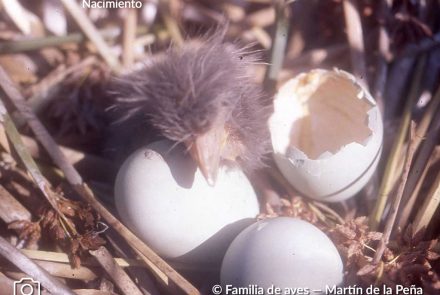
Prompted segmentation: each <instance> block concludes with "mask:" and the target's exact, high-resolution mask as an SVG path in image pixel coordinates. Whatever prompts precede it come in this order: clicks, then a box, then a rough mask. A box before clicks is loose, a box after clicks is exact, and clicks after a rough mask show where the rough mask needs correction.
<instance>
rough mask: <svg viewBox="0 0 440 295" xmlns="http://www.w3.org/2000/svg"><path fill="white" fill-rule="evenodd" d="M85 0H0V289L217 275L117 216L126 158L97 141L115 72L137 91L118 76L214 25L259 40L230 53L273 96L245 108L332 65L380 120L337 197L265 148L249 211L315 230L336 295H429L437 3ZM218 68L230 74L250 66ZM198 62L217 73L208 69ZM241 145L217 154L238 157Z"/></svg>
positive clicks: (439, 163) (168, 286) (202, 284)
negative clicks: (165, 254)
mask: <svg viewBox="0 0 440 295" xmlns="http://www.w3.org/2000/svg"><path fill="white" fill-rule="evenodd" d="M83 2H87V1H73V0H60V1H49V0H40V1H19V0H14V1H12V0H11V1H3V3H2V5H1V6H0V28H1V29H0V89H1V95H0V99H1V102H0V122H1V125H0V152H1V153H0V180H1V181H0V198H1V202H0V256H1V257H0V261H1V262H0V278H1V280H0V286H1V288H2V290H4V291H5V292H6V293H5V294H13V292H14V288H15V287H16V282H19V283H20V282H21V283H23V282H22V281H21V280H22V279H23V278H30V277H31V278H33V281H30V284H31V285H32V286H33V287H34V288H36V287H37V286H40V285H39V284H38V283H37V281H38V282H39V283H40V284H41V288H42V290H43V289H44V290H46V291H48V292H50V293H52V294H73V293H76V294H162V293H163V294H174V293H176V294H177V293H179V294H180V293H181V292H184V293H187V294H202V293H208V292H210V291H208V290H211V288H212V285H213V281H215V280H217V281H218V278H217V277H216V278H215V279H214V280H213V279H212V273H216V272H218V270H210V271H200V270H194V269H193V268H192V267H191V265H182V264H178V263H172V262H167V261H165V260H164V259H163V258H161V257H160V256H159V255H157V254H156V253H155V252H154V251H153V250H151V248H150V247H149V245H148V244H145V243H144V242H143V241H141V240H140V239H139V238H138V237H137V236H136V235H134V234H133V233H132V232H131V231H130V230H129V229H128V228H127V227H125V226H124V225H123V223H122V222H121V220H119V217H118V216H117V213H116V210H115V206H114V202H113V185H114V179H115V177H116V173H117V170H118V168H119V166H118V165H119V162H118V161H117V160H115V158H114V157H113V156H112V155H111V151H110V152H109V151H108V147H109V145H108V144H109V141H111V138H110V136H109V133H108V132H109V128H108V126H109V125H111V122H112V121H113V120H114V118H112V117H111V116H110V117H109V112H108V108H109V107H110V106H112V105H113V106H114V104H112V103H109V101H110V100H111V98H110V97H109V89H114V90H115V88H114V85H115V84H114V82H115V80H114V77H116V76H117V77H121V76H124V77H126V78H125V79H126V82H128V83H131V84H130V86H131V87H132V88H133V89H131V90H128V91H139V90H140V88H139V87H140V86H139V84H137V82H138V81H136V79H138V78H139V79H141V80H142V77H133V76H130V74H129V73H133V72H136V71H137V70H139V69H142V68H144V67H148V66H149V63H152V62H153V63H154V62H155V61H157V60H158V59H162V60H165V63H166V62H167V54H170V51H172V50H175V51H176V52H177V53H175V54H177V55H179V52H181V51H179V48H180V49H182V48H184V49H185V48H186V50H188V48H190V49H189V51H191V50H197V48H199V46H202V45H200V43H199V42H202V43H203V42H208V41H209V42H212V40H211V39H209V38H210V36H211V34H212V33H213V32H218V28H224V29H223V31H222V33H221V34H222V38H224V39H225V40H227V41H228V42H229V41H231V42H236V40H240V43H242V44H253V45H252V46H253V47H248V48H246V52H251V51H252V60H247V58H248V57H247V56H245V55H243V56H242V55H241V53H240V52H235V51H234V57H237V59H238V60H240V61H241V60H243V61H249V62H250V63H252V74H251V75H250V76H246V79H247V80H252V83H255V84H253V85H256V86H255V87H260V86H261V85H262V86H264V93H266V95H263V94H261V93H260V92H258V91H257V92H255V89H252V90H249V91H250V92H249V93H251V94H253V95H257V96H258V97H260V96H261V98H262V99H264V98H267V99H268V100H267V101H266V104H265V103H261V104H257V106H258V107H255V106H254V105H251V104H250V105H249V106H248V107H247V108H248V109H249V108H250V109H251V110H252V112H253V113H258V114H261V116H259V117H258V116H257V119H258V118H260V119H261V120H263V121H264V120H265V119H267V118H265V116H264V112H261V113H259V112H260V111H261V109H263V108H270V106H271V103H272V101H271V98H272V97H274V96H275V94H276V92H277V90H278V89H279V88H280V86H281V85H282V84H283V83H284V82H285V81H287V80H289V79H291V78H292V77H294V76H296V75H297V74H299V73H302V72H307V71H309V70H312V69H315V68H323V69H332V68H335V67H336V68H340V69H344V70H346V71H348V72H351V73H352V74H353V75H354V76H355V77H357V78H358V80H361V81H363V82H362V84H363V87H365V89H369V90H370V92H371V93H372V94H373V96H374V98H375V100H376V102H377V105H378V107H379V108H380V110H381V113H382V116H383V122H384V137H383V138H384V140H383V147H382V149H383V150H382V157H381V158H380V161H379V163H378V168H377V169H376V171H375V174H374V175H373V177H372V178H371V180H370V181H369V183H368V184H367V185H366V186H365V187H364V188H363V189H362V191H361V192H359V193H358V194H357V195H356V196H355V197H353V198H350V199H347V200H345V201H341V202H335V203H325V202H321V201H319V200H313V199H310V198H308V197H306V196H305V195H303V194H302V193H300V192H298V191H297V190H295V188H293V187H292V186H291V185H290V183H289V182H288V180H286V178H285V177H284V176H283V174H282V173H281V172H280V171H279V170H278V168H277V166H276V165H275V162H273V161H272V157H271V156H270V153H269V154H268V155H269V156H268V157H266V160H265V162H264V164H265V165H266V166H265V167H264V168H260V171H262V173H261V175H263V176H261V177H260V178H258V179H257V180H256V179H253V178H251V182H252V184H253V185H254V187H255V188H256V191H257V192H258V194H259V196H260V197H261V198H260V200H264V201H261V202H260V206H261V210H260V214H259V215H258V216H257V217H256V218H257V219H270V218H275V217H279V216H289V217H296V218H300V219H302V220H305V221H307V222H309V223H312V224H314V225H315V226H317V227H318V228H319V229H321V230H322V231H323V232H324V233H326V234H327V236H328V237H329V238H330V239H331V240H332V241H333V243H334V244H335V246H336V248H337V249H338V251H339V253H340V255H341V257H342V260H343V264H344V286H345V287H346V289H344V291H343V292H345V293H344V294H349V293H348V292H351V291H352V292H355V290H356V289H355V287H358V288H362V290H367V288H369V287H370V288H371V286H377V287H380V288H383V289H381V290H382V291H383V290H386V288H391V289H392V290H397V289H399V288H408V289H407V290H408V292H410V291H411V292H414V293H405V294H420V293H417V292H419V291H420V289H419V288H422V289H421V290H423V294H432V295H434V294H438V293H439V292H440V280H439V274H440V264H439V257H440V256H439V255H440V243H439V241H438V237H439V233H440V228H439V226H438V225H439V218H440V214H439V210H438V205H439V199H440V178H439V177H440V176H439V167H440V156H439V155H440V146H439V143H440V142H439V140H440V139H439V134H440V130H439V129H440V108H439V103H440V90H439V89H440V88H439V73H440V71H439V64H438V59H439V50H438V44H439V38H440V37H439V36H440V35H439V34H440V33H439V23H438V19H440V18H439V15H440V7H439V4H438V3H437V1H425V2H423V4H422V3H416V2H414V1H405V0H402V1H397V0H394V1H357V2H356V1H348V0H347V1H345V0H343V1H318V2H316V1H265V0H261V1H260V0H258V1H256V0H255V1H233V2H231V1H196V0H194V1H181V0H172V1H131V2H139V3H140V4H142V5H141V6H142V8H136V7H135V8H132V9H127V8H119V9H115V8H102V7H101V8H100V7H95V8H87V7H82V6H81V5H83ZM89 2H94V3H95V2H96V3H98V2H102V1H89ZM107 2H111V1H107ZM131 2H130V1H125V2H124V5H128V4H129V3H131ZM127 3H128V4H127ZM213 28H217V31H216V29H213ZM201 36H202V38H200V37H201ZM200 40H202V41H200ZM222 42H223V41H222ZM228 42H226V43H225V44H229V43H228ZM188 44H191V45H190V46H188ZM221 44H223V43H221ZM170 46H171V48H174V49H170ZM216 46H217V45H216ZM219 46H220V45H219ZM221 46H224V49H223V51H228V50H231V48H232V50H233V49H234V47H228V46H229V45H221ZM213 48H214V49H215V50H218V47H213ZM213 48H210V49H209V48H208V51H209V52H208V53H211V51H212V50H214V49H213ZM210 50H211V51H210ZM253 50H255V51H256V52H259V57H258V58H259V60H258V61H257V60H255V59H254V54H255V53H254V52H253ZM208 53H207V54H206V56H208V55H209V54H208ZM168 57H169V55H168ZM210 58H211V60H212V59H214V60H215V58H214V57H212V56H210ZM226 58H227V57H221V56H220V57H218V60H216V62H217V64H218V66H221V65H222V62H223V64H224V65H227V61H226V60H225V59H226ZM181 60H182V62H183V61H185V58H183V59H181ZM193 62H194V63H197V62H198V60H196V59H195V60H194V61H193ZM224 65H223V66H224ZM187 66H190V65H182V66H181V67H177V68H176V70H177V71H180V72H176V73H174V74H175V75H176V76H174V77H178V78H176V81H177V82H176V83H180V81H183V80H184V79H183V78H182V77H186V76H185V75H187V74H188V73H185V71H186V70H187ZM229 68H230V69H231V71H232V72H231V73H230V74H231V75H236V76H237V75H238V76H242V75H243V73H242V72H240V70H239V68H238V70H237V69H235V68H231V67H229ZM206 70H207V71H211V70H212V71H211V72H212V73H211V76H210V77H211V78H212V75H214V76H215V74H216V73H215V69H210V68H207V69H206ZM234 71H236V72H234ZM127 73H128V74H127ZM161 73H162V72H161V71H160V69H159V70H158V71H157V72H150V73H149V74H148V75H155V77H157V76H160V75H161ZM226 76H227V75H225V77H222V79H221V81H220V82H224V85H226V86H225V87H226V88H228V89H220V90H221V91H220V92H223V91H224V93H229V92H228V91H232V92H233V91H238V90H237V89H240V87H242V86H243V85H240V83H235V85H234V83H233V82H234V81H231V82H226V80H227V79H226ZM127 77H128V78H127ZM232 77H235V76H232ZM201 78H204V77H201ZM205 78H206V77H205ZM211 78H210V79H211ZM127 79H128V80H127ZM150 80H151V77H150ZM190 80H191V79H189V80H188V81H187V82H188V83H189V84H191V83H196V84H194V85H197V86H198V87H197V89H192V90H191V89H188V93H190V92H191V91H193V92H194V91H199V90H200V91H201V92H203V91H205V92H203V93H206V94H207V95H211V94H213V95H214V94H215V93H213V92H216V93H217V92H218V91H217V89H215V87H213V86H211V85H214V86H215V85H218V84H216V83H212V84H209V83H208V84H206V85H205V84H203V83H202V84H199V82H197V81H196V82H195V81H190ZM247 80H246V81H247ZM185 81H186V80H185ZM238 81H239V82H241V81H244V80H238ZM211 82H216V81H215V80H213V81H211ZM217 82H218V81H217ZM185 83H186V82H185ZM125 85H126V84H125ZM191 85H193V84H191ZM194 85H193V86H194ZM200 85H202V86H200ZM230 85H233V86H230ZM112 87H113V88H112ZM176 87H177V86H176ZM203 87H206V89H204V88H203ZM189 88H191V87H189ZM201 88H203V89H201ZM231 88H233V89H232V90H231ZM173 89H174V88H173ZM173 89H171V90H173ZM171 90H170V91H171ZM116 91H117V92H119V93H120V94H121V93H122V94H126V93H125V92H124V91H127V89H126V88H124V87H116ZM152 91H153V90H152ZM131 94H133V92H130V93H129V94H128V97H129V96H130V95H131ZM166 94H169V93H166ZM135 96H136V97H132V101H134V102H138V101H139V93H136V95H135ZM168 96H169V95H168ZM126 97H127V96H126ZM157 97H159V98H161V96H157ZM136 99H138V100H136ZM141 100H142V98H141ZM161 103H163V101H161V100H158V101H156V105H160V104H161ZM224 103H225V104H227V103H228V101H226V102H224ZM176 104H178V103H176ZM119 107H120V109H122V112H123V114H122V115H119V116H122V117H123V116H124V114H126V115H130V112H132V113H133V114H134V115H133V114H132V115H133V116H137V113H136V111H135V110H136V105H135V106H132V107H131V108H129V109H127V110H124V109H123V108H124V107H123V106H121V105H119ZM162 107H163V108H167V107H168V106H167V105H162ZM204 111H205V109H203V108H200V110H197V109H194V110H192V114H193V115H192V116H191V118H187V119H184V118H183V117H182V118H183V119H182V118H179V120H181V121H179V122H177V123H176V125H179V126H180V125H181V122H183V123H184V124H186V123H188V125H191V124H192V123H191V122H192V120H193V118H194V116H198V115H200V116H201V115H203V116H205V117H209V116H207V114H206V113H203V112H204ZM178 114H179V115H180V114H181V113H178ZM209 115H211V114H209ZM212 115H213V116H215V115H216V114H212ZM203 116H201V119H200V120H199V121H198V123H200V122H202V121H203V120H204V119H203V118H202V117H203ZM170 117H172V118H175V117H178V115H177V113H176V114H173V115H171V116H170ZM142 119H143V118H141V119H140V121H142ZM205 119H206V118H205ZM159 121H160V120H159ZM159 121H156V123H155V126H160V124H162V123H163V122H162V121H160V122H159ZM257 121H258V120H257ZM137 122H139V120H138V121H137ZM236 122H239V123H240V122H242V121H239V120H237V121H236ZM239 123H237V124H238V128H240V125H239ZM200 124H201V123H200ZM241 124H243V123H241ZM252 124H257V126H260V125H262V123H261V121H260V122H259V123H255V122H250V125H249V126H246V128H248V127H249V128H250V129H249V130H252V128H253V125H252ZM258 124H259V125H258ZM201 125H203V124H201ZM254 127H255V126H254ZM128 128H130V129H132V130H130V132H131V133H130V134H137V133H141V132H145V133H142V134H146V138H148V140H149V141H152V140H154V139H156V137H157V132H156V131H155V132H151V130H150V131H149V130H142V129H143V128H141V127H138V125H136V124H132V125H130V127H128ZM159 129H160V128H159ZM243 130H245V129H243ZM246 130H248V129H246ZM120 132H124V131H120ZM246 132H248V131H246ZM176 134H177V131H176V132H174V133H172V132H171V133H166V134H162V135H165V136H168V137H173V136H175V135H176ZM125 135H126V134H124V136H125ZM255 135H258V136H264V132H262V131H261V130H259V133H256V134H255ZM133 136H135V135H131V137H133ZM125 138H127V137H125ZM234 138H236V136H235V137H234ZM170 139H173V138H170ZM177 141H181V138H179V139H177ZM182 141H183V140H182ZM265 141H266V140H265V139H261V143H262V145H263V142H265ZM267 141H269V139H267ZM249 142H251V145H252V144H253V145H255V146H256V147H255V148H256V149H257V148H261V150H258V151H256V152H255V153H251V154H245V155H247V156H246V157H247V159H248V160H249V159H250V161H251V164H250V165H244V166H246V167H245V168H246V169H253V168H254V166H253V165H252V163H253V162H252V161H258V159H256V157H257V156H256V155H258V154H260V153H263V150H264V149H263V147H261V146H258V147H257V144H258V139H256V140H254V141H249ZM128 145H129V143H128V142H127V141H125V139H124V140H122V141H121V142H120V147H121V146H122V147H124V148H125V147H126V148H128V147H129V146H128ZM237 146H238V147H237V148H236V149H232V151H229V152H230V153H229V154H228V156H227V158H231V157H232V156H231V155H236V154H237V153H239V152H240V151H241V150H240V148H239V147H240V146H239V145H237ZM255 167H261V163H258V165H255ZM207 173H208V172H207ZM187 214H191V212H187ZM214 276H215V275H214ZM14 282H15V283H14ZM350 286H355V287H353V290H351V289H349V288H350ZM382 291H381V292H382ZM2 292H3V291H2ZM383 292H386V291H383ZM402 292H403V291H402ZM338 294H339V293H338ZM341 294H342V293H341ZM350 294H361V293H350ZM364 294H365V293H364ZM402 294H404V293H402Z"/></svg>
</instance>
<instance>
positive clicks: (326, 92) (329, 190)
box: [269, 69, 383, 202]
mask: <svg viewBox="0 0 440 295" xmlns="http://www.w3.org/2000/svg"><path fill="white" fill-rule="evenodd" d="M269 128H270V132H271V137H272V146H273V149H274V159H275V162H276V164H277V166H278V168H279V169H280V171H281V173H282V174H283V175H284V176H285V177H286V179H287V180H288V181H289V182H290V183H291V184H292V186H293V187H295V188H296V189H297V190H298V191H299V192H300V193H302V194H303V195H306V196H309V197H311V198H314V199H317V200H321V201H330V202H335V201H342V200H345V199H347V198H350V197H352V196H354V195H355V194H356V193H358V192H359V191H360V190H361V189H362V188H363V187H364V186H365V184H366V183H367V182H368V180H369V179H370V178H371V176H372V175H373V172H374V171H375V169H376V167H377V164H378V162H379V158H380V154H381V151H382V137H383V125H382V119H381V114H380V111H379V108H378V107H377V105H376V103H375V101H374V99H373V98H372V97H371V95H370V94H369V93H368V92H367V91H366V90H365V89H364V88H363V87H362V86H361V85H360V84H359V83H357V82H356V80H355V78H354V77H353V76H352V75H350V74H349V73H347V72H344V71H340V70H334V71H327V70H319V69H318V70H313V71H311V72H309V73H304V74H300V75H298V76H296V77H295V78H293V79H291V80H289V81H288V82H287V83H286V84H284V85H283V86H282V87H281V88H280V90H279V91H278V93H277V95H276V97H275V100H274V113H273V114H272V116H271V118H270V120H269Z"/></svg>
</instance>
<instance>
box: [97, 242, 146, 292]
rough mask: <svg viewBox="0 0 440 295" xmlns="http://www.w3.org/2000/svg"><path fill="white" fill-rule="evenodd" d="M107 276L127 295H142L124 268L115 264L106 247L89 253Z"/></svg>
mask: <svg viewBox="0 0 440 295" xmlns="http://www.w3.org/2000/svg"><path fill="white" fill-rule="evenodd" d="M89 252H90V254H92V255H93V256H94V257H95V258H96V260H98V262H99V264H100V265H101V266H102V268H103V269H104V270H105V271H106V272H107V274H108V275H109V276H110V277H111V278H112V279H113V282H115V284H116V285H117V286H118V287H119V289H121V291H122V292H123V293H124V294H126V295H142V292H141V291H140V290H139V288H138V287H137V286H136V284H135V283H134V282H133V281H132V280H131V279H130V277H129V276H128V275H127V274H126V273H125V272H124V271H123V270H122V268H121V267H120V266H119V265H118V264H117V263H116V262H115V260H114V259H113V257H112V255H111V254H110V252H108V250H107V249H106V248H104V247H100V248H99V249H98V250H91V251H89Z"/></svg>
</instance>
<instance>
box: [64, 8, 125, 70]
mask: <svg viewBox="0 0 440 295" xmlns="http://www.w3.org/2000/svg"><path fill="white" fill-rule="evenodd" d="M60 1H61V2H62V3H63V5H64V7H65V8H66V10H67V11H68V12H69V13H70V14H71V15H72V17H73V18H74V19H75V21H76V23H77V24H78V26H79V27H80V28H81V29H82V30H83V32H84V34H85V35H86V36H87V37H88V38H89V39H90V40H91V41H92V42H93V44H95V46H96V49H97V50H98V52H99V54H100V55H101V57H102V58H103V59H104V60H105V61H106V63H107V64H108V65H109V66H110V68H111V69H112V70H114V71H116V72H118V71H119V70H120V69H121V65H120V64H119V61H118V59H117V58H116V56H115V55H114V54H113V52H112V51H111V49H110V47H109V46H108V45H107V44H106V43H105V41H104V39H103V38H102V36H101V35H100V34H99V31H98V30H97V29H96V28H95V26H94V25H93V23H92V22H91V21H90V20H89V18H88V17H87V15H86V14H85V13H84V11H83V10H82V9H81V8H80V7H79V5H78V3H76V2H75V1H74V0H60Z"/></svg>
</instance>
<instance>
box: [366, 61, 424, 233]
mask: <svg viewBox="0 0 440 295" xmlns="http://www.w3.org/2000/svg"><path fill="white" fill-rule="evenodd" d="M425 63H426V56H422V57H421V58H420V59H419V61H418V63H417V68H416V72H415V75H414V78H413V82H412V85H411V90H410V93H409V96H408V98H407V101H406V104H405V110H404V113H403V116H402V118H401V122H400V126H399V131H398V132H397V136H396V138H395V140H394V143H393V147H392V149H391V152H390V155H389V157H388V161H387V164H386V167H385V171H384V176H383V178H382V183H381V185H380V189H379V194H378V198H377V201H376V204H375V206H374V209H373V211H372V212H371V214H370V227H371V229H372V230H377V228H378V227H379V224H380V221H381V219H382V214H383V211H384V209H385V205H386V203H387V201H388V197H389V194H390V192H391V190H392V189H393V183H394V181H393V180H394V179H395V178H396V175H395V172H396V171H397V166H398V164H399V162H400V160H401V157H400V154H401V150H402V146H403V144H404V141H405V137H406V135H407V134H408V128H409V125H410V122H411V111H412V107H413V105H414V102H415V101H416V98H417V94H418V89H419V87H420V83H421V80H422V76H423V69H424V68H425Z"/></svg>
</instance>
